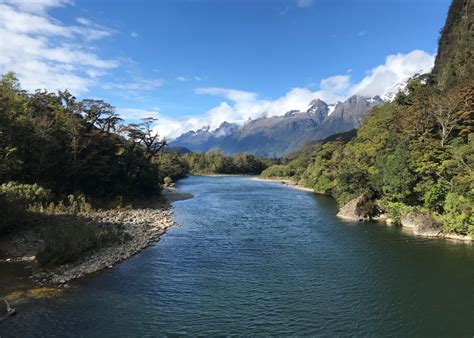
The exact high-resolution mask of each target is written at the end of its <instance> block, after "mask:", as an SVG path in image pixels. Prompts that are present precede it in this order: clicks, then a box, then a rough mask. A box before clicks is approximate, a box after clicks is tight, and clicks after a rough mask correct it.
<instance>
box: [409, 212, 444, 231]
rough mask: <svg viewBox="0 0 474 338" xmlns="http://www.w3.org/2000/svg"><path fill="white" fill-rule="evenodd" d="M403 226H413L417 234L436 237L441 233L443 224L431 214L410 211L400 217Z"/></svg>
mask: <svg viewBox="0 0 474 338" xmlns="http://www.w3.org/2000/svg"><path fill="white" fill-rule="evenodd" d="M400 223H401V224H402V226H404V227H407V228H412V229H413V232H414V233H415V234H417V235H422V236H428V237H435V236H439V234H440V233H441V225H440V224H439V223H438V222H437V221H436V220H435V219H434V218H433V217H432V216H430V215H426V214H422V213H419V212H415V211H410V212H408V213H406V214H404V215H402V216H401V217H400Z"/></svg>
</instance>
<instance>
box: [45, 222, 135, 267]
mask: <svg viewBox="0 0 474 338" xmlns="http://www.w3.org/2000/svg"><path fill="white" fill-rule="evenodd" d="M44 238H45V246H44V248H43V249H42V250H40V252H39V253H38V255H37V258H38V261H39V263H40V264H41V265H42V266H57V265H62V264H67V263H71V262H74V261H76V260H77V259H79V258H81V257H83V256H84V254H86V253H88V252H92V251H94V250H97V249H99V248H101V247H105V246H109V245H111V244H114V243H121V242H123V241H125V240H127V239H129V235H128V234H126V233H124V232H123V231H122V228H121V227H119V226H116V225H109V224H103V225H101V224H96V223H89V222H88V221H87V219H84V218H77V217H70V216H54V217H53V218H52V220H51V224H50V226H49V227H48V228H47V230H46V231H45V236H44Z"/></svg>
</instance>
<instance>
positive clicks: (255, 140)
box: [170, 96, 383, 157]
mask: <svg viewBox="0 0 474 338" xmlns="http://www.w3.org/2000/svg"><path fill="white" fill-rule="evenodd" d="M382 102H383V100H382V99H381V98H380V97H378V96H377V97H374V98H365V97H361V96H352V97H350V98H349V99H347V100H346V101H344V102H340V103H338V104H336V105H335V106H334V105H333V106H329V105H328V104H327V103H325V102H324V101H322V100H319V99H317V100H313V101H312V102H311V103H310V104H309V107H308V109H307V110H306V111H305V112H300V111H298V110H292V111H289V112H287V113H286V114H285V115H283V116H273V117H262V118H258V119H255V120H250V121H249V122H247V123H245V124H244V125H242V126H239V125H237V124H234V123H228V122H224V123H222V124H221V125H220V126H219V128H217V129H216V130H210V128H209V127H205V128H202V129H199V130H196V131H190V132H187V133H184V134H182V135H181V136H179V137H178V138H176V139H175V140H173V141H172V142H170V146H173V147H176V146H179V147H185V148H187V149H190V150H192V151H209V150H220V151H223V152H224V153H227V154H235V153H239V152H248V153H253V154H256V155H263V156H268V157H280V156H283V155H286V154H288V153H291V152H293V151H295V150H296V149H298V147H299V146H301V145H302V144H304V143H306V142H308V141H313V140H322V139H324V138H326V137H328V136H330V135H333V134H337V133H341V132H345V131H349V130H351V129H354V128H356V127H358V126H359V125H360V124H361V122H362V118H363V117H364V116H365V115H366V114H367V112H368V110H369V109H370V108H372V107H373V106H375V105H377V104H380V103H382Z"/></svg>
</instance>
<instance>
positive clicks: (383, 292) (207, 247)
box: [0, 177, 474, 338]
mask: <svg viewBox="0 0 474 338" xmlns="http://www.w3.org/2000/svg"><path fill="white" fill-rule="evenodd" d="M178 187H179V190H180V191H184V192H191V193H193V194H194V198H192V199H189V200H184V201H178V202H175V203H174V204H173V208H174V217H175V220H176V221H177V222H178V223H179V224H180V225H181V226H178V227H173V228H171V229H170V230H169V231H168V233H167V234H166V235H164V236H163V237H162V239H161V240H160V241H159V242H158V243H157V244H156V245H153V246H152V247H150V248H148V249H146V250H144V251H143V252H142V253H140V254H138V255H136V256H134V257H132V258H131V259H129V260H127V261H125V262H123V263H121V264H119V265H118V266H116V267H114V268H113V269H110V270H107V271H105V272H102V273H100V274H96V275H94V276H90V277H87V278H84V279H82V280H80V281H77V282H75V283H73V285H72V287H71V288H69V289H68V290H66V291H65V292H64V293H63V294H62V296H61V297H57V298H46V299H38V300H31V301H28V302H24V303H22V304H20V305H18V306H17V309H18V315H17V316H15V317H13V318H10V319H8V320H6V321H3V322H0V337H2V338H3V337H18V336H22V337H29V336H61V337H64V336H87V337H117V336H120V337H141V336H156V335H193V336H195V335H206V336H209V335H224V334H238V335H244V336H248V335H316V334H317V335H323V336H334V335H357V336H380V335H384V336H385V335H396V336H407V335H417V336H470V337H472V336H473V335H474V246H472V245H467V244H457V243H452V242H449V241H446V240H441V239H439V240H433V239H424V238H420V237H414V236H411V235H410V234H407V233H406V232H404V231H402V229H400V228H397V227H389V226H386V225H383V224H378V223H351V222H343V221H341V220H339V219H337V218H336V217H335V214H336V211H337V205H336V203H335V202H334V201H333V200H332V199H331V198H329V197H325V196H318V195H315V194H312V193H309V192H305V191H300V190H295V189H290V188H287V187H285V186H283V185H281V184H278V183H269V182H259V181H254V180H251V179H250V178H248V177H190V178H186V179H184V180H182V181H180V182H179V184H178Z"/></svg>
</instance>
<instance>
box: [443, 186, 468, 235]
mask: <svg viewBox="0 0 474 338" xmlns="http://www.w3.org/2000/svg"><path fill="white" fill-rule="evenodd" d="M472 209H473V202H472V200H469V198H466V197H464V196H461V195H458V194H455V193H452V192H450V193H448V194H447V195H446V199H445V202H444V211H445V214H444V215H442V216H441V221H442V223H443V227H444V231H445V232H447V233H449V232H456V233H458V234H461V235H468V234H469V235H471V236H474V214H473V210H472Z"/></svg>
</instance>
